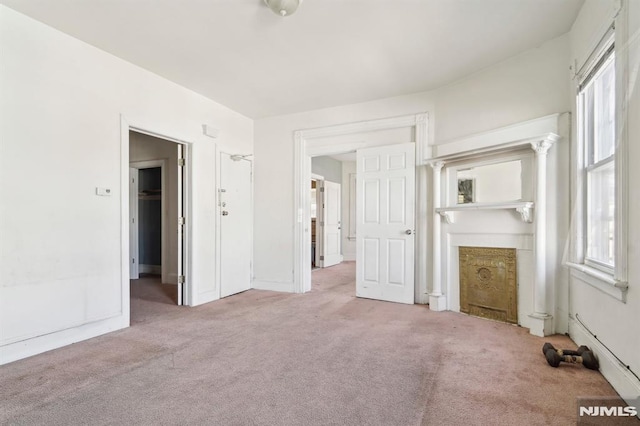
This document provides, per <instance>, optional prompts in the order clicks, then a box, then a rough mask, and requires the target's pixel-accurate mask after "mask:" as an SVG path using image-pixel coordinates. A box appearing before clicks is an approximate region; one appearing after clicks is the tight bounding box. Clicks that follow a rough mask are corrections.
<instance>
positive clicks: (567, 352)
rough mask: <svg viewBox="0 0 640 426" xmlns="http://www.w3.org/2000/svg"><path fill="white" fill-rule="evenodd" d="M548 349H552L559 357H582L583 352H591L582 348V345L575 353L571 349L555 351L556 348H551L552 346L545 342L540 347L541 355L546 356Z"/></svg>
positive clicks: (585, 347)
mask: <svg viewBox="0 0 640 426" xmlns="http://www.w3.org/2000/svg"><path fill="white" fill-rule="evenodd" d="M549 349H553V350H554V351H556V352H558V355H560V356H562V355H578V356H580V355H582V353H583V352H586V351H591V350H590V349H589V348H588V347H587V346H584V345H582V346H580V347H578V349H576V350H575V351H574V350H572V349H556V348H554V347H553V345H552V344H551V343H549V342H547V343H545V344H544V345H543V346H542V353H543V354H546V353H547V351H548V350H549Z"/></svg>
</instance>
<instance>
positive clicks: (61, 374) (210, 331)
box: [0, 262, 616, 425]
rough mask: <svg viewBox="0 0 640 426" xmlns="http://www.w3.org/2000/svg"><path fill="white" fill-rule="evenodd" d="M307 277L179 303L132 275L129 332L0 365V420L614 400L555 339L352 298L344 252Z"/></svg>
mask: <svg viewBox="0 0 640 426" xmlns="http://www.w3.org/2000/svg"><path fill="white" fill-rule="evenodd" d="M313 277H314V286H313V290H312V291H311V292H310V293H308V294H282V293H275V292H269V291H258V290H250V291H247V292H244V293H241V294H238V295H235V296H231V297H228V298H226V299H223V300H220V301H217V302H213V303H209V304H207V305H204V306H199V307H195V308H187V307H179V306H176V305H175V304H174V300H175V299H172V297H174V296H175V294H173V295H172V294H171V293H170V289H169V288H167V287H157V285H156V287H153V285H154V284H153V282H152V281H153V280H148V282H146V283H142V284H143V285H146V286H147V287H148V288H135V289H133V290H132V294H133V296H134V298H133V299H132V327H130V328H128V329H125V330H120V331H117V332H114V333H111V334H108V335H105V336H101V337H97V338H94V339H91V340H88V341H85V342H81V343H77V344H74V345H71V346H68V347H65V348H61V349H58V350H55V351H51V352H48V353H45V354H41V355H38V356H34V357H31V358H29V359H25V360H21V361H17V362H14V363H12V364H8V365H5V366H2V367H0V378H1V381H0V424H3V425H14V424H15V425H85V424H86V425H133V424H143V425H161V424H162V425H179V424H181V425H182V424H188V425H420V424H424V425H521V424H522V425H568V424H575V422H576V419H577V409H576V398H577V397H579V396H588V397H596V396H615V395H616V394H615V392H614V390H613V389H612V388H611V386H610V385H609V384H608V383H607V382H606V381H605V379H604V378H603V377H602V375H600V373H598V372H596V371H591V370H587V369H585V368H582V367H580V366H575V365H563V366H562V367H560V368H557V369H554V368H551V367H549V366H548V365H547V363H546V361H545V359H544V356H543V355H542V353H541V347H542V345H543V343H544V342H545V341H551V342H552V343H553V344H554V345H556V347H565V348H568V347H575V345H573V344H572V342H571V341H570V340H569V339H568V338H567V337H564V336H552V337H549V338H546V339H543V338H538V337H534V336H531V335H530V334H529V333H528V330H526V329H523V328H519V327H516V326H511V325H507V324H502V323H498V322H493V321H488V320H483V319H478V318H474V317H469V316H466V315H463V314H458V313H453V312H440V313H437V312H432V311H429V309H428V308H427V307H426V306H420V305H412V306H408V305H400V304H394V303H386V302H380V301H374V300H366V299H358V298H356V297H355V296H354V294H355V284H354V264H353V263H349V262H345V263H343V264H341V265H338V266H335V267H331V268H326V269H319V270H315V271H314V272H313ZM133 285H135V283H134V284H133ZM158 285H160V286H162V285H161V284H158Z"/></svg>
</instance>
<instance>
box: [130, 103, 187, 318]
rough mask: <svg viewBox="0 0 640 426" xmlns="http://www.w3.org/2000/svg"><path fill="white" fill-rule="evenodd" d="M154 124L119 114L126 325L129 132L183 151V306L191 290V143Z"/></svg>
mask: <svg viewBox="0 0 640 426" xmlns="http://www.w3.org/2000/svg"><path fill="white" fill-rule="evenodd" d="M155 127H156V126H152V125H148V124H144V123H140V122H136V121H135V120H132V119H130V118H128V117H125V116H124V115H122V114H121V115H120V206H121V208H120V224H121V225H120V253H121V255H120V259H121V261H120V262H121V267H120V269H121V284H122V286H121V289H122V290H121V295H122V299H121V306H122V318H123V322H124V324H123V326H126V327H128V326H129V325H130V322H131V302H130V289H129V261H130V259H131V257H130V255H129V132H130V131H134V132H138V133H143V134H145V135H149V136H153V137H156V138H159V139H164V140H167V141H170V142H174V143H177V144H181V145H183V146H184V151H185V175H186V176H185V182H184V184H185V191H184V194H183V197H184V198H183V200H184V215H185V219H186V225H185V229H184V233H185V237H186V242H185V243H184V254H183V265H184V266H183V267H184V274H185V282H184V293H185V298H184V300H183V304H184V305H192V304H193V290H192V281H191V244H192V241H193V239H192V238H191V221H192V218H191V182H192V174H191V155H190V154H191V142H189V141H187V140H186V138H180V137H174V136H171V135H169V134H164V133H160V132H156V131H154V130H153V128H155Z"/></svg>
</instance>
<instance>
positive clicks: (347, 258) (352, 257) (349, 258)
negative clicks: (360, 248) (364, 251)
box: [342, 253, 356, 262]
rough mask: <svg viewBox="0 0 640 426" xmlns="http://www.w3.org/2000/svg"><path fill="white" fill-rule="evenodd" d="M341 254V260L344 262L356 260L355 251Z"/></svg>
mask: <svg viewBox="0 0 640 426" xmlns="http://www.w3.org/2000/svg"><path fill="white" fill-rule="evenodd" d="M342 256H343V259H342V260H343V261H345V262H355V261H356V254H355V253H347V254H344V255H342Z"/></svg>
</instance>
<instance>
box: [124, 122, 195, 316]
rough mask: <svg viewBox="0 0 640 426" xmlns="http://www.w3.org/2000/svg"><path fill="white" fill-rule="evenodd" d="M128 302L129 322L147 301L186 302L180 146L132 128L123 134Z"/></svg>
mask: <svg viewBox="0 0 640 426" xmlns="http://www.w3.org/2000/svg"><path fill="white" fill-rule="evenodd" d="M128 136H129V137H128V139H129V140H128V153H129V209H128V226H129V260H128V261H129V266H130V270H129V292H128V295H129V298H130V300H129V306H130V318H131V322H138V321H140V320H141V318H144V317H146V316H147V315H150V314H152V312H153V311H154V308H153V305H150V304H149V303H146V302H153V303H163V304H171V305H187V304H188V297H187V296H188V294H189V292H188V283H187V280H186V279H185V278H186V273H185V254H186V250H185V248H186V246H187V233H186V232H185V226H186V223H187V216H186V208H185V207H186V199H185V198H186V179H185V178H186V170H185V168H186V164H187V163H186V151H187V149H186V145H185V144H184V143H183V142H180V141H177V140H172V139H168V138H165V137H162V136H158V135H154V134H149V133H146V132H142V131H137V130H129V132H128Z"/></svg>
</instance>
